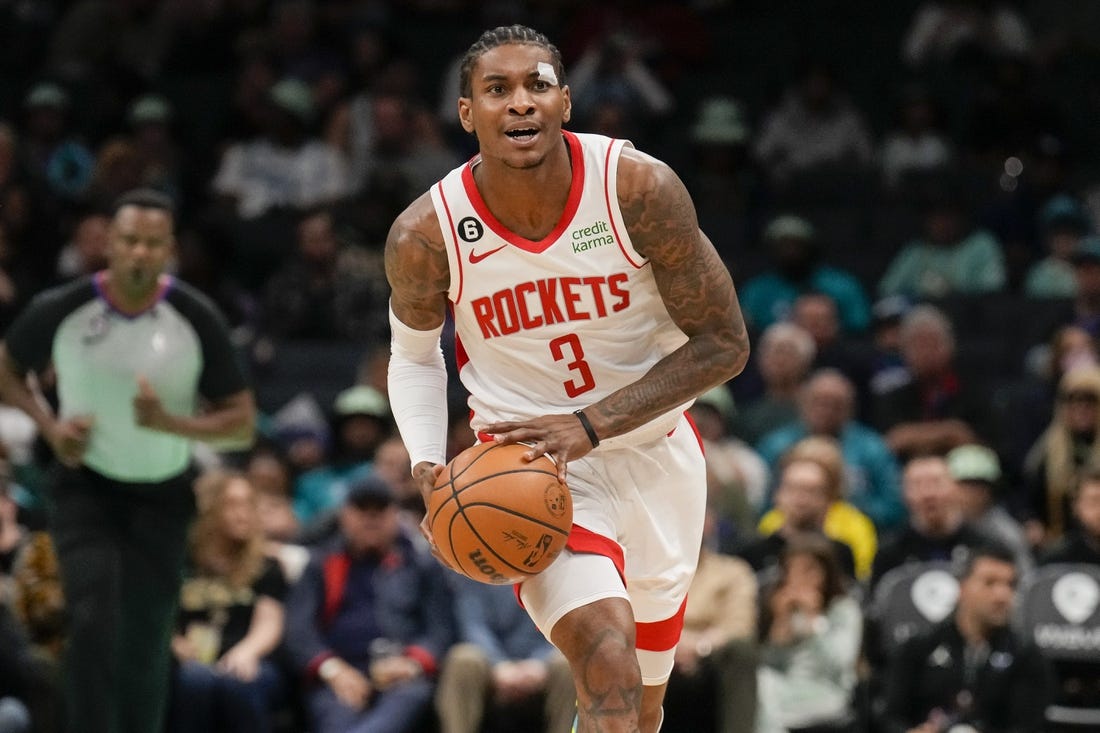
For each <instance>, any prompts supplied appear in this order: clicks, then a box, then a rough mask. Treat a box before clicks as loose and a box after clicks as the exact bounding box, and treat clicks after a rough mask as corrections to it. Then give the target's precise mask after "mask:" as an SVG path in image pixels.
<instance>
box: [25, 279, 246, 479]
mask: <svg viewBox="0 0 1100 733" xmlns="http://www.w3.org/2000/svg"><path fill="white" fill-rule="evenodd" d="M101 278H102V274H100V275H95V276H89V277H86V278H82V279H79V280H76V281H73V282H71V283H67V284H65V285H60V286H58V287H55V288H52V289H50V290H47V291H45V292H43V293H41V294H39V295H38V296H36V297H35V298H34V300H32V301H31V303H30V304H29V305H28V306H27V307H26V308H25V309H24V310H23V311H22V312H21V313H20V314H19V316H18V317H17V318H16V320H15V321H14V322H13V323H12V325H11V327H10V328H9V329H8V332H7V334H6V336H5V343H6V345H7V349H8V353H9V354H10V356H11V358H12V359H13V360H14V362H15V363H16V364H17V365H18V366H19V367H20V369H25V370H31V371H34V372H41V371H42V370H43V369H45V368H46V367H47V366H48V365H49V363H50V362H51V361H52V362H53V365H54V370H55V371H56V373H57V397H58V403H59V405H58V412H59V415H60V416H61V417H62V418H68V417H74V416H77V415H89V416H91V417H93V418H94V420H95V424H94V425H93V426H92V430H91V437H90V441H89V443H88V449H87V452H86V453H85V454H84V465H86V466H88V467H89V468H91V469H92V470H94V471H96V472H98V473H101V474H103V475H104V476H107V477H109V478H113V479H116V480H119V481H126V482H133V483H145V482H155V481H163V480H165V479H169V478H172V477H173V476H177V475H179V474H180V473H182V472H183V471H184V470H186V469H187V467H188V465H189V463H190V461H191V441H190V440H189V439H187V438H181V437H179V436H176V435H171V434H168V433H163V432H159V431H156V430H149V429H147V428H143V427H141V426H139V425H138V424H137V423H136V422H135V421H134V406H133V399H134V396H135V395H136V394H137V391H138V387H137V377H138V375H142V376H144V377H145V378H146V379H147V380H148V381H149V383H150V384H151V385H152V387H153V389H154V390H156V393H157V395H158V396H159V397H160V399H161V402H162V403H163V405H164V409H165V411H167V412H169V413H171V414H176V415H193V414H194V413H195V411H196V409H197V407H198V404H199V398H200V396H201V397H205V398H207V399H209V400H219V399H222V398H225V397H228V396H230V395H232V394H235V393H237V392H240V391H241V390H243V389H246V388H247V386H248V385H247V382H246V379H245V375H244V370H243V368H242V366H241V363H240V361H239V359H238V357H237V353H236V351H235V349H234V347H233V345H232V342H231V341H230V338H229V331H228V328H227V326H226V323H225V319H224V318H223V317H222V316H221V314H220V313H219V312H218V310H217V308H216V307H215V306H214V304H213V303H212V302H210V301H209V300H208V299H207V298H206V297H205V296H204V295H202V294H201V293H199V292H198V291H197V290H195V289H194V288H191V287H190V286H188V285H186V284H185V283H182V282H180V281H178V280H176V279H175V278H172V277H170V276H164V277H162V286H161V291H160V293H159V297H158V298H157V299H156V301H155V302H154V303H153V304H152V305H151V306H149V307H148V308H146V309H145V310H143V311H141V312H140V313H136V314H125V313H122V312H121V311H119V310H118V309H116V308H115V307H114V306H112V304H111V302H110V301H109V300H108V298H107V295H106V292H105V290H104V289H103V287H102V285H101Z"/></svg>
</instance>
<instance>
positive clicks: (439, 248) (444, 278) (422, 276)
mask: <svg viewBox="0 0 1100 733" xmlns="http://www.w3.org/2000/svg"><path fill="white" fill-rule="evenodd" d="M386 278H387V279H388V280H389V283H390V288H391V289H392V294H391V296H390V307H391V308H393V312H394V315H396V316H397V318H398V319H399V320H400V321H401V322H402V323H404V324H405V325H407V326H409V327H410V328H415V329H416V330H418V331H429V330H431V329H433V328H437V327H438V326H439V325H440V324H442V323H443V317H444V315H445V313H446V306H447V288H448V286H449V285H450V274H449V273H448V270H447V250H446V245H445V244H444V242H443V232H442V231H441V230H440V228H439V220H438V219H437V218H436V215H435V208H434V207H433V206H432V199H431V196H430V195H429V194H424V195H423V196H421V197H420V198H418V199H417V200H416V201H414V202H413V203H412V204H411V205H410V206H409V208H407V209H406V210H405V211H404V212H403V213H402V214H401V215H400V216H399V217H398V218H397V220H396V221H394V223H393V226H392V227H391V228H390V232H389V236H387V237H386Z"/></svg>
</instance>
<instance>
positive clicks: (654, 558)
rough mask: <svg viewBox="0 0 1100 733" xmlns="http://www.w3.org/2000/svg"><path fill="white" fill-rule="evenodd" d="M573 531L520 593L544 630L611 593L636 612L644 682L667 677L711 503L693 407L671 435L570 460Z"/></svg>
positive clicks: (608, 448) (657, 682) (639, 659)
mask: <svg viewBox="0 0 1100 733" xmlns="http://www.w3.org/2000/svg"><path fill="white" fill-rule="evenodd" d="M568 484H569V490H570V493H571V494H572V495H573V531H572V533H571V534H570V537H569V543H568V545H567V548H566V549H565V550H564V551H562V554H561V555H560V556H559V557H558V559H557V560H555V561H554V563H553V564H552V565H550V567H549V568H547V569H546V570H544V571H543V572H542V573H540V574H539V575H536V576H535V577H533V578H531V579H530V580H527V581H525V582H524V583H523V585H522V586H521V587H520V589H519V596H520V600H521V601H522V603H523V605H524V607H525V608H526V609H527V612H528V613H529V614H530V616H531V618H532V619H533V620H534V622H535V624H536V625H537V626H538V627H539V629H540V630H541V631H542V633H543V634H544V635H545V636H546V637H547V638H550V634H551V631H552V630H553V628H554V624H556V623H557V622H558V621H559V620H560V619H561V618H562V617H563V616H565V614H567V613H569V612H570V611H572V610H574V609H577V608H580V607H581V606H584V605H587V604H589V603H592V602H594V601H598V600H601V599H604V598H625V599H627V600H628V601H629V602H630V605H631V607H632V608H633V610H634V619H635V622H636V629H637V640H636V647H637V653H638V661H639V663H640V664H641V669H642V681H643V683H644V684H646V685H659V684H662V683H664V682H665V681H666V680H667V679H668V676H669V674H671V672H672V661H673V650H674V649H675V647H676V644H677V642H678V641H679V639H680V632H681V631H682V629H683V613H684V602H685V600H686V598H687V592H688V586H689V585H691V580H692V577H693V576H694V574H695V566H696V563H697V562H698V559H699V546H700V543H701V542H702V536H703V517H704V514H705V511H706V493H707V487H706V486H707V485H706V468H705V463H704V459H703V449H702V444H701V441H700V439H699V436H698V434H697V433H696V432H695V426H694V425H693V424H691V422H690V420H689V419H688V418H687V416H686V415H685V416H684V417H682V418H681V419H680V422H679V423H678V425H677V426H676V428H675V429H674V430H673V431H672V433H671V434H670V435H668V436H660V437H659V438H657V439H654V440H651V441H648V442H645V443H640V444H637V445H633V446H619V445H616V446H607V447H604V446H601V447H600V448H597V449H596V450H594V451H593V452H592V453H589V454H588V455H587V456H585V457H584V458H581V459H579V460H577V461H573V462H571V463H570V464H569V473H568Z"/></svg>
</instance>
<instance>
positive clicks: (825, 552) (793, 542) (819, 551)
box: [778, 534, 847, 608]
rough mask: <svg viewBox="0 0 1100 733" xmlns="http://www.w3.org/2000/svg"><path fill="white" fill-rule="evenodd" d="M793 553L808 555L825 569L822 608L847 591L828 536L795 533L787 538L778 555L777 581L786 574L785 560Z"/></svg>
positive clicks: (838, 562) (781, 579)
mask: <svg viewBox="0 0 1100 733" xmlns="http://www.w3.org/2000/svg"><path fill="white" fill-rule="evenodd" d="M795 555H809V556H810V557H812V558H813V559H814V560H816V561H817V564H818V565H820V566H821V569H822V570H824V571H825V585H824V587H823V588H822V589H821V604H822V606H823V607H824V608H828V607H829V604H830V603H832V602H833V601H834V600H836V599H837V598H839V597H840V596H842V595H844V593H845V592H846V591H847V581H845V579H844V573H843V572H842V571H841V569H840V561H839V560H838V559H837V556H836V548H835V547H834V546H833V543H832V542H831V541H830V540H829V538H828V537H826V536H825V535H819V534H796V535H794V536H793V537H791V538H790V539H789V540H787V545H786V546H785V547H784V548H783V552H782V553H780V555H779V579H778V583H782V582H783V579H784V578H785V577H786V575H787V560H789V559H790V558H791V557H793V556H795Z"/></svg>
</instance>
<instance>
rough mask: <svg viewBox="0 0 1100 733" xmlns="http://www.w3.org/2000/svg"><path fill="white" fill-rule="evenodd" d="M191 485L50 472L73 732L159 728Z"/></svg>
mask: <svg viewBox="0 0 1100 733" xmlns="http://www.w3.org/2000/svg"><path fill="white" fill-rule="evenodd" d="M193 480H194V473H193V472H192V471H186V472H184V473H183V474H182V475H180V476H177V477H175V478H172V479H168V480H167V481H163V482H157V483H149V484H139V483H129V482H123V481H116V480H114V479H110V478H107V477H105V476H103V475H101V474H98V473H96V472H94V471H91V470H89V469H87V468H80V469H75V470H74V469H66V468H61V467H58V468H57V469H56V470H55V472H54V475H53V481H52V482H51V483H52V487H51V488H52V491H51V500H52V501H51V505H52V506H51V509H50V531H51V534H52V536H53V540H54V544H55V547H56V549H57V555H58V560H59V562H60V567H61V582H62V587H63V589H64V592H65V608H66V612H67V629H66V631H67V645H66V650H65V656H64V659H63V661H62V666H63V670H62V674H63V678H64V690H65V702H66V711H65V712H66V716H65V717H66V719H67V725H66V729H67V730H68V731H71V732H72V733H161V731H163V729H164V717H165V710H166V706H167V698H168V689H169V664H170V659H171V651H170V648H171V647H170V644H171V636H172V630H173V625H174V621H175V613H176V607H177V603H178V596H179V589H180V580H181V577H182V572H183V562H184V556H185V554H186V546H187V531H188V527H189V525H190V523H191V520H192V518H193V516H194V513H195V501H194V494H193V493H192V488H191V484H192V481H193Z"/></svg>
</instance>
